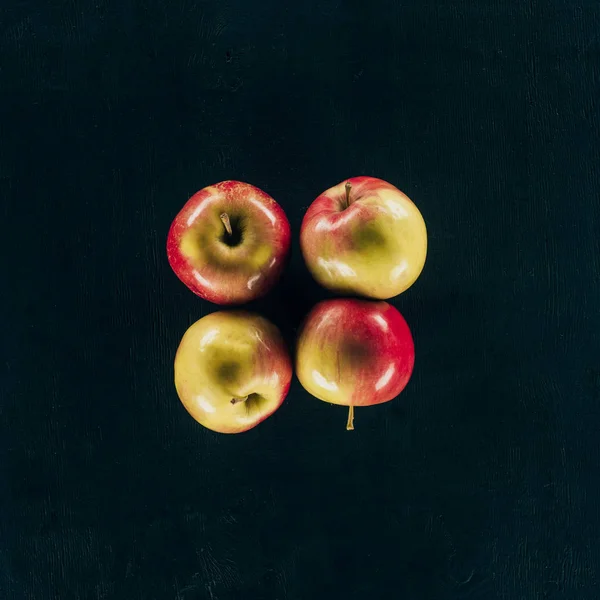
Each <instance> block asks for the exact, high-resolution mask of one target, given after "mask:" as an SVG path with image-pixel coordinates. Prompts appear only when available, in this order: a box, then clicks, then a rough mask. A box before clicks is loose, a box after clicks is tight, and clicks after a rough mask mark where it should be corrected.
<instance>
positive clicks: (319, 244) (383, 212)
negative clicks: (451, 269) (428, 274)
mask: <svg viewBox="0 0 600 600" xmlns="http://www.w3.org/2000/svg"><path fill="white" fill-rule="evenodd" d="M300 245H301V248H302V254H303V256H304V260H305V262H306V265H307V266H308V268H309V270H310V272H311V273H312V275H313V277H314V278H315V279H316V281H318V282H319V283H320V284H321V285H323V286H324V287H326V288H329V289H331V290H335V291H337V292H340V293H349V294H357V295H360V296H366V297H369V298H377V299H382V300H385V299H387V298H391V297H393V296H396V295H398V294H400V293H402V292H404V291H405V290H407V289H408V288H409V287H410V286H411V285H412V284H413V283H414V282H415V281H416V279H417V278H418V277H419V275H420V273H421V271H422V270H423V266H424V264H425V257H426V255H427V229H426V227H425V222H424V221H423V217H422V216H421V213H420V212H419V209H418V208H417V207H416V206H415V204H414V203H413V202H412V201H411V200H410V199H409V198H408V196H406V195H405V194H403V193H402V192H401V191H400V190H399V189H398V188H396V187H394V186H393V185H392V184H391V183H388V182H387V181H383V180H382V179H377V178H375V177H353V178H351V179H347V180H345V181H343V182H341V183H340V184H338V185H336V186H334V187H332V188H330V189H328V190H327V191H325V192H323V193H322V194H321V195H320V196H319V197H318V198H317V199H316V200H315V201H314V202H313V203H312V204H311V205H310V206H309V208H308V210H307V212H306V214H305V215H304V219H303V221H302V227H301V230H300Z"/></svg>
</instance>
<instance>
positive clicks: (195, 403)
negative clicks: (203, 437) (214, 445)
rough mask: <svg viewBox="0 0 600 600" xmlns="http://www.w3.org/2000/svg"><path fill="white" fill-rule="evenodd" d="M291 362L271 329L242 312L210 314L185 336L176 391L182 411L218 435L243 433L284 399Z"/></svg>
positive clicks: (177, 359)
mask: <svg viewBox="0 0 600 600" xmlns="http://www.w3.org/2000/svg"><path fill="white" fill-rule="evenodd" d="M291 379H292V362H291V359H290V357H289V354H288V351H287V349H286V346H285V343H284V341H283V339H282V337H281V334H280V333H279V330H278V329H277V327H275V325H273V324H272V323H270V322H269V321H267V319H264V318H263V317H261V316H259V315H255V314H253V313H249V312H246V311H241V310H235V311H230V312H223V311H219V312H215V313H212V314H210V315H208V316H206V317H203V318H202V319H200V320H199V321H196V322H195V323H194V324H193V325H191V327H190V328H189V329H188V330H187V331H186V332H185V334H184V336H183V338H182V340H181V343H180V344H179V348H178V350H177V354H176V356H175V387H176V388H177V394H178V395H179V398H180V400H181V402H182V403H183V405H184V406H185V408H186V409H187V411H188V412H189V413H190V415H192V417H194V419H196V421H198V423H200V424H202V425H204V427H207V428H208V429H212V430H213V431H218V432H220V433H240V432H242V431H247V430H248V429H252V428H253V427H255V426H256V425H258V424H259V423H260V422H261V421H264V420H265V419H266V418H267V417H268V416H270V415H272V414H273V413H274V412H275V411H276V410H277V409H278V408H279V407H280V406H281V404H282V402H283V400H284V399H285V397H286V395H287V393H288V390H289V387H290V381H291Z"/></svg>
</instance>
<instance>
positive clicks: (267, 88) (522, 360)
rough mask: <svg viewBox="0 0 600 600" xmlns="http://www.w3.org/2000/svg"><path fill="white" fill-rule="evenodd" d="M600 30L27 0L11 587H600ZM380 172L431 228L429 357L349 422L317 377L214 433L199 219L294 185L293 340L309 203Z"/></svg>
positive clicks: (5, 82) (248, 591)
mask: <svg viewBox="0 0 600 600" xmlns="http://www.w3.org/2000/svg"><path fill="white" fill-rule="evenodd" d="M286 5H287V6H286ZM599 44H600V6H599V5H598V4H597V2H591V1H589V0H588V1H579V2H577V1H575V2H574V1H566V0H554V1H553V2H541V1H536V0H529V1H528V2H516V1H515V2H502V1H501V0H496V1H492V0H487V1H483V0H479V1H473V2H467V1H460V0H450V1H449V2H441V1H440V2H432V1H424V0H407V1H404V2H396V1H392V0H390V1H389V2H384V1H383V0H371V1H369V2H363V1H362V0H361V1H359V0H354V1H351V0H348V1H344V2H342V1H340V0H322V1H320V2H297V3H294V4H292V3H285V2H281V1H279V0H269V1H267V0H260V2H258V1H256V2H245V1H242V0H235V1H234V0H227V1H225V2H219V1H217V0H214V1H212V0H211V1H206V2H201V1H194V2H193V1H191V0H181V1H179V2H168V1H165V0H160V1H159V0H139V1H133V0H122V1H121V2H108V1H107V0H96V1H95V2H91V1H82V2H75V1H72V2H66V1H65V2H57V1H52V2H49V1H42V0H36V1H34V0H31V1H20V2H17V1H11V0H8V1H6V0H5V2H3V3H2V5H1V7H0V114H1V120H0V193H1V196H2V215H1V222H2V229H3V232H4V233H3V234H2V236H1V244H2V263H3V278H2V279H3V281H4V285H3V286H2V288H3V291H2V308H3V312H2V314H3V319H2V335H1V342H2V357H1V358H2V360H1V363H0V364H1V368H2V377H1V385H2V388H1V390H0V392H1V400H0V434H1V437H0V597H2V598H3V599H7V600H21V599H23V598H26V599H35V600H45V599H50V598H52V599H55V598H56V599H60V600H70V599H88V598H89V599H94V600H96V599H100V598H103V599H112V598H115V599H127V600H137V599H143V600H152V599H157V600H163V599H165V600H201V599H202V600H204V599H206V600H230V599H236V600H238V599H242V598H243V599H251V600H262V599H265V600H319V599H321V598H323V599H325V598H327V599H338V598H341V599H348V600H350V599H354V598H356V599H361V600H362V599H384V600H387V599H396V598H398V599H401V600H429V599H433V600H438V599H439V600H446V599H451V600H452V599H463V598H464V599H467V598H468V599H485V600H496V599H498V600H532V599H538V598H539V599H542V598H551V599H559V598H560V599H578V600H587V599H596V598H598V597H599V595H600V589H599V583H598V580H599V578H600V572H599V568H600V567H599V565H600V556H599V555H600V550H599V545H598V537H599V525H600V523H599V521H600V515H599V511H600V502H599V500H600V493H599V485H598V473H599V472H600V471H599V468H600V464H599V462H600V461H599V456H600V453H599V433H600V410H599V406H598V404H599V401H600V362H599V357H600V343H599V327H600V316H599V307H600V291H599V283H600V265H599V256H600V244H599V242H598V239H599V238H598V234H599V223H600V200H599V197H598V196H599V189H600V186H599V184H600V181H599V174H600V165H599V152H598V114H597V110H596V109H597V106H596V103H597V101H598V97H599V91H600V90H599V82H600V68H599V67H600V45H599ZM358 174H367V175H375V176H379V177H382V178H384V179H387V180H389V181H390V182H392V183H394V184H396V185H397V186H398V187H400V188H401V189H402V190H404V191H405V192H406V193H407V194H408V195H409V196H411V197H412V198H413V199H414V200H415V202H416V203H417V204H418V206H419V207H420V208H421V210H422V212H423V215H424V217H425V219H426V222H427V225H428V228H429V256H428V262H427V265H426V268H425V271H424V273H423V275H422V277H421V278H420V279H419V281H418V282H417V283H416V284H415V285H414V287H413V288H411V289H410V290H409V291H408V292H406V293H405V294H403V295H402V296H400V297H398V298H397V299H396V300H394V304H395V305H396V306H397V307H398V308H399V309H400V310H401V311H402V313H403V314H404V315H405V317H406V319H407V320H408V322H409V323H410V325H411V327H412V329H413V333H414V336H415V340H416V347H417V365H416V371H415V374H414V377H413V380H412V382H411V384H410V385H409V387H408V388H407V390H406V392H405V393H404V394H403V395H402V396H401V397H400V398H399V399H397V400H396V401H394V402H392V403H389V404H386V405H381V406H379V407H373V408H370V409H363V410H360V411H357V419H356V427H357V428H356V431H354V432H353V433H347V432H346V431H345V429H344V425H345V418H346V414H345V411H344V410H343V409H340V408H336V407H331V406H329V405H326V404H323V403H321V402H318V401H317V400H314V399H313V398H311V397H309V396H308V395H307V394H306V393H305V392H304V391H303V390H302V388H301V387H300V385H299V383H298V382H297V381H296V380H295V381H294V383H293V386H292V389H291V393H290V395H289V397H288V399H287V401H286V403H285V404H284V405H283V407H282V408H281V410H280V411H278V413H276V414H275V415H274V416H273V417H272V418H270V419H268V420H267V421H265V422H264V423H263V424H262V425H260V426H259V427H258V428H256V429H254V430H252V431H251V432H248V433H246V434H243V435H239V436H221V435H218V434H214V433H212V432H209V431H207V430H205V429H203V428H202V427H200V426H199V425H197V424H196V423H195V422H194V421H193V420H192V419H191V418H190V417H189V416H188V415H187V414H186V412H185V411H184V409H183V408H182V406H181V404H180V403H179V401H178V399H177V396H176V394H175V390H174V386H173V383H172V360H173V356H174V352H175V349H176V347H177V344H178V342H179V339H180V337H181V336H182V334H183V332H184V331H185V330H186V328H187V327H188V325H189V324H191V323H192V322H193V321H195V320H196V319H198V318H199V317H200V316H201V315H203V314H206V313H208V312H210V311H213V310H215V309H216V307H214V306H213V305H209V304H207V303H203V302H201V301H200V300H199V299H198V298H196V297H195V296H193V294H191V293H190V292H189V291H188V290H187V289H186V288H185V287H184V286H183V285H182V284H181V283H180V282H179V281H178V280H177V279H176V277H175V276H174V275H173V273H172V272H171V271H170V269H169V266H168V263H167V260H166V255H165V240H166V234H167V230H168V227H169V225H170V222H171V220H172V218H173V217H174V216H175V214H176V213H177V211H178V210H179V208H180V207H181V205H182V204H183V202H184V201H185V200H186V199H187V198H188V196H190V195H191V194H192V193H193V192H195V191H196V190H198V189H200V188H201V187H204V186H206V185H208V184H210V183H214V182H217V181H220V180H223V179H227V178H236V179H241V180H245V181H248V182H250V183H253V184H255V185H257V186H259V187H261V188H263V189H264V190H265V191H267V192H268V193H270V194H271V195H273V196H274V197H275V198H276V199H277V200H278V201H279V202H280V203H281V204H282V205H283V207H284V208H285V210H286V212H287V214H288V216H289V219H290V222H291V224H292V228H293V231H294V242H293V244H294V245H293V251H294V255H293V257H292V261H291V265H290V268H289V270H288V272H287V274H286V277H285V279H284V281H283V282H282V284H281V285H280V286H279V287H278V288H277V289H276V291H275V292H274V293H273V294H271V295H270V296H269V297H268V298H267V299H266V300H264V301H262V302H259V303H257V304H256V305H255V306H254V308H256V309H257V310H261V311H262V312H263V313H264V314H265V315H267V316H269V317H270V318H271V319H272V320H273V321H274V322H275V323H277V324H278V325H279V326H280V327H281V328H282V329H283V331H284V332H285V335H286V337H287V339H288V340H289V341H290V343H291V342H292V340H293V336H294V330H295V328H296V327H297V325H298V322H299V320H300V319H301V318H302V316H304V314H305V313H306V312H307V311H308V310H309V308H310V307H311V306H312V304H313V303H314V302H315V301H316V300H318V299H320V298H323V297H325V294H324V292H323V291H322V290H320V289H319V288H318V287H317V286H316V285H315V284H314V283H313V282H312V281H311V279H310V277H309V275H308V273H307V271H306V269H305V268H304V266H303V264H302V260H301V256H300V252H299V247H298V233H299V227H300V222H301V218H302V215H303V212H304V210H305V208H306V207H307V206H308V204H309V203H310V202H311V201H312V200H313V199H314V198H315V197H316V195H317V194H318V193H319V192H321V191H323V190H324V189H326V188H327V187H329V186H331V185H333V184H335V183H337V182H339V181H341V180H343V179H344V178H346V177H350V176H354V175H358Z"/></svg>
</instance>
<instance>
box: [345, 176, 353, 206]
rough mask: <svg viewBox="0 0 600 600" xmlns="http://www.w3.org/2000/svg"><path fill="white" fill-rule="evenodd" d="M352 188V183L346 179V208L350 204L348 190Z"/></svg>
mask: <svg viewBox="0 0 600 600" xmlns="http://www.w3.org/2000/svg"><path fill="white" fill-rule="evenodd" d="M351 189H352V184H351V183H350V182H349V181H346V206H345V208H348V207H349V206H350V190H351Z"/></svg>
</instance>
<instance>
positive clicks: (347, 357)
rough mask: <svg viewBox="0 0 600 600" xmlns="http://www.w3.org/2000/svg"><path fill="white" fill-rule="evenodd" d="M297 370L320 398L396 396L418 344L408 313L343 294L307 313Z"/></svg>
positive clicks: (347, 400) (349, 400) (346, 400)
mask: <svg viewBox="0 0 600 600" xmlns="http://www.w3.org/2000/svg"><path fill="white" fill-rule="evenodd" d="M296 350H297V351H296V374H297V375H298V379H299V380H300V383H301V384H302V386H303V387H304V388H305V389H306V390H307V391H308V392H310V393H311V394H312V395H313V396H315V397H316V398H318V399H319V400H323V401H325V402H331V403H332V404H342V405H345V406H349V407H350V410H349V415H348V426H347V428H348V429H353V428H354V427H353V417H354V407H355V406H369V405H371V404H381V403H382V402H388V401H389V400H392V399H393V398H395V397H396V396H397V395H398V394H399V393H400V392H401V391H402V390H403V389H404V388H405V387H406V384H407V383H408V380H409V379H410V376H411V374H412V371H413V366H414V363H415V348H414V344H413V338H412V335H411V333H410V329H409V327H408V325H407V323H406V321H405V320H404V318H403V317H402V315H401V314H400V313H399V312H398V311H397V310H396V309H395V308H394V307H393V306H392V305H391V304H388V303H387V302H383V301H378V302H375V301H372V300H358V299H351V298H338V299H335V300H326V301H324V302H320V303H319V304H317V305H316V306H315V307H314V308H313V309H312V311H311V312H310V313H309V315H308V316H307V317H306V319H305V321H304V323H303V325H302V328H301V331H300V335H299V338H298V343H297V349H296Z"/></svg>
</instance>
